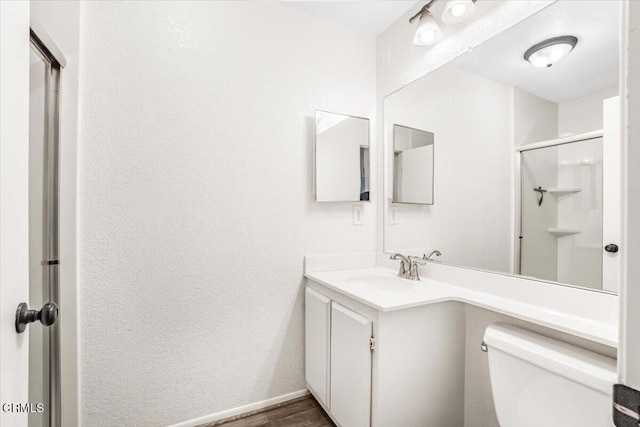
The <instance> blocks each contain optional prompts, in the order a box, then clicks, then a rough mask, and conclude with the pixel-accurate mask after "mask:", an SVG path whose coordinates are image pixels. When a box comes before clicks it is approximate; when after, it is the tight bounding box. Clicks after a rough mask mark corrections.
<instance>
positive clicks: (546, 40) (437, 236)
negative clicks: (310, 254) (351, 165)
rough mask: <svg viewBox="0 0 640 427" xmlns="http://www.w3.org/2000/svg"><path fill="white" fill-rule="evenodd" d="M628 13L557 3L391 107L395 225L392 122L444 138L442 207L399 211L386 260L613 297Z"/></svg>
mask: <svg viewBox="0 0 640 427" xmlns="http://www.w3.org/2000/svg"><path fill="white" fill-rule="evenodd" d="M620 4H621V3H620V2H619V1H615V0H612V1H608V0H607V1H597V0H593V1H591V0H583V1H580V0H576V1H559V2H556V3H553V4H551V5H550V6H548V7H546V8H545V9H543V10H541V11H540V12H538V13H536V14H534V15H532V16H530V17H529V18H527V19H525V20H523V21H521V22H520V23H518V24H516V25H514V26H513V27H511V28H509V29H507V30H506V31H504V32H502V33H501V34H498V35H497V36H495V37H494V38H492V39H490V40H488V41H486V42H484V43H483V44H481V45H479V46H477V47H475V48H473V50H472V51H470V52H468V53H466V54H464V55H462V56H460V57H458V58H457V59H455V60H454V61H452V62H450V63H448V64H446V65H445V66H442V67H440V68H438V69H436V70H434V71H432V72H431V73H429V74H427V75H425V76H423V77H422V78H420V79H418V80H416V81H415V82H413V83H411V84H409V85H407V86H404V87H403V88H402V89H400V90H398V91H397V92H394V93H393V94H391V95H389V96H387V97H386V98H385V100H384V132H385V133H384V137H385V138H384V156H385V158H384V161H385V171H386V172H385V174H386V175H385V187H384V191H385V200H387V202H388V203H387V205H386V207H385V208H386V213H385V215H386V216H385V218H391V216H390V215H388V209H389V207H390V206H392V203H393V202H396V201H397V200H398V198H397V195H396V192H397V188H398V184H397V183H396V180H395V179H394V172H395V171H394V168H397V166H396V164H397V156H396V148H395V142H394V133H395V129H396V126H395V125H397V124H402V125H403V126H406V127H410V128H413V129H423V130H428V131H429V132H430V133H431V134H433V135H437V139H438V140H437V146H438V155H437V156H436V157H434V158H433V169H432V170H434V171H435V175H434V176H433V181H434V183H435V186H436V188H437V193H438V197H437V199H438V202H437V203H435V204H433V205H431V206H421V205H411V204H402V203H399V204H398V205H395V204H394V205H393V209H394V210H395V213H396V215H394V216H393V218H394V219H393V221H391V220H388V221H385V227H384V248H385V251H386V252H402V253H406V254H411V255H422V254H423V253H429V251H431V250H433V249H438V250H440V251H441V252H442V256H441V257H439V259H440V260H442V262H444V263H447V264H452V265H456V266H462V267H468V268H475V269H480V270H488V271H492V272H498V273H504V274H516V275H518V274H519V275H522V276H526V277H527V278H531V279H536V280H542V281H549V282H553V283H559V284H565V285H572V286H579V287H583V288H588V289H592V290H601V291H609V292H616V291H617V289H618V283H619V277H620V254H619V253H618V252H617V251H615V250H614V249H615V248H616V246H615V245H619V239H620V234H621V231H620V230H621V214H620V188H621V175H620V168H619V167H618V164H619V162H620V144H621V140H620V128H621V120H622V119H621V116H620V107H619V105H620V100H619V96H618V94H619V88H618V87H619V82H618V75H619V62H620V58H619V50H620V49H619V45H620V41H619V33H620V23H619V15H620V12H619V11H620ZM554 43H560V44H562V43H565V45H562V46H560V45H558V46H557V48H556V47H554V46H556V45H555V44H554ZM540 46H542V48H540ZM536 49H542V50H539V51H536ZM556 54H557V55H556ZM429 167H430V166H429V165H428V164H426V165H425V170H429ZM423 172H424V171H423ZM605 248H608V249H605ZM612 248H613V249H612Z"/></svg>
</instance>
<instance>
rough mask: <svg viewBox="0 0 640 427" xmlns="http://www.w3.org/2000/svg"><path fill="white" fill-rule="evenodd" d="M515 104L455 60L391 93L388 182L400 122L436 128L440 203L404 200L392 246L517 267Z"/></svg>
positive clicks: (390, 231) (388, 238) (389, 232)
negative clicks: (514, 233)
mask: <svg viewBox="0 0 640 427" xmlns="http://www.w3.org/2000/svg"><path fill="white" fill-rule="evenodd" d="M511 104H512V90H511V88H509V87H507V86H504V85H501V84H499V83H495V82H493V81H491V80H487V79H484V78H482V77H478V76H476V75H473V74H470V73H468V72H466V71H463V70H460V69H458V68H456V67H455V66H454V65H448V66H445V67H442V68H439V69H438V70H436V71H433V72H432V73H430V74H429V76H428V77H426V78H423V79H419V80H417V81H415V82H414V83H412V84H411V86H410V87H408V88H407V89H405V90H402V91H398V92H396V93H394V94H393V95H391V96H388V97H387V98H385V100H384V121H385V136H386V138H385V150H386V152H387V153H388V154H389V155H388V156H387V159H386V160H387V164H386V167H387V171H389V173H388V175H387V180H386V185H387V188H388V189H390V188H392V185H393V182H392V174H391V170H392V167H391V162H392V159H393V156H392V155H391V153H392V149H393V147H392V144H393V142H392V141H393V135H392V132H393V125H394V124H399V125H402V126H408V127H411V128H415V129H420V130H425V131H428V132H432V133H433V134H434V144H433V151H434V159H435V160H434V170H435V176H434V190H433V200H434V204H433V205H432V206H416V205H404V204H399V205H397V209H398V218H399V221H398V224H397V225H389V226H388V227H387V228H386V230H385V249H386V250H387V251H393V252H395V251H399V250H406V249H407V248H421V247H425V246H429V247H432V248H437V249H439V250H440V251H441V252H442V254H443V255H442V260H443V261H446V262H448V263H453V264H460V265H467V266H473V267H478V268H486V269H490V270H497V271H505V272H506V271H510V265H511V258H512V257H511V235H512V228H511V190H512V184H511V175H510V173H511V170H512V164H513V163H512V156H513V150H512V147H513V135H512V125H511V117H512V112H511ZM461 124H463V125H461ZM429 184H430V183H429V182H423V183H422V185H429ZM388 194H389V193H388ZM461 194H462V195H464V197H460V195H461ZM469 215H471V217H472V218H473V220H471V221H470V220H469V218H470V217H469ZM443 224H446V226H443ZM478 224H482V227H481V228H479V227H478ZM478 248H482V250H481V251H479V250H478Z"/></svg>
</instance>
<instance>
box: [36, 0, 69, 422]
mask: <svg viewBox="0 0 640 427" xmlns="http://www.w3.org/2000/svg"><path fill="white" fill-rule="evenodd" d="M30 4H31V19H32V20H36V21H37V22H38V23H39V24H40V26H41V27H42V28H43V29H44V30H45V31H46V32H47V33H48V34H49V36H50V37H51V38H52V39H53V41H54V42H55V43H56V45H57V46H58V48H59V49H60V50H61V51H62V53H63V54H64V56H65V58H66V60H67V65H66V67H65V68H64V69H63V70H62V72H61V79H60V176H59V179H60V182H59V186H60V194H59V197H60V199H59V201H60V223H59V227H60V246H59V251H60V269H59V272H60V296H59V301H60V317H59V320H58V321H59V328H60V346H61V347H60V352H61V381H62V382H61V387H62V414H61V416H62V425H64V426H74V425H79V424H80V418H79V406H78V405H79V403H78V399H79V396H78V393H79V384H78V381H79V372H78V368H79V354H78V352H79V348H78V347H79V334H78V317H77V312H78V295H77V294H78V291H77V286H76V273H77V253H76V240H77V235H76V226H77V224H76V217H77V214H76V203H77V191H76V188H77V183H76V181H77V141H78V78H79V72H80V63H79V62H80V58H79V48H80V46H79V45H80V39H79V31H80V3H79V2H77V1H64V0H62V1H57V0H55V1H54V0H42V1H34V0H32V1H31V2H30Z"/></svg>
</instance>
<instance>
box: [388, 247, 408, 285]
mask: <svg viewBox="0 0 640 427" xmlns="http://www.w3.org/2000/svg"><path fill="white" fill-rule="evenodd" d="M391 259H393V260H396V259H399V260H400V269H399V270H398V277H402V278H403V279H408V278H409V272H410V271H411V261H409V260H408V259H407V257H406V256H404V255H402V254H398V253H395V254H393V255H391Z"/></svg>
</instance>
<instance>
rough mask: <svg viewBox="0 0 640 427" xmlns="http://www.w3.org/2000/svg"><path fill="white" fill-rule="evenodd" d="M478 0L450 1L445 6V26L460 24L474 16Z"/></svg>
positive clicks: (443, 19)
mask: <svg viewBox="0 0 640 427" xmlns="http://www.w3.org/2000/svg"><path fill="white" fill-rule="evenodd" d="M475 2H476V0H449V1H448V2H447V4H445V5H444V11H443V12H442V17H441V18H442V22H444V23H445V24H459V23H460V22H464V21H466V20H467V19H469V18H470V17H471V15H473V12H474V11H475V10H476V5H475Z"/></svg>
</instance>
